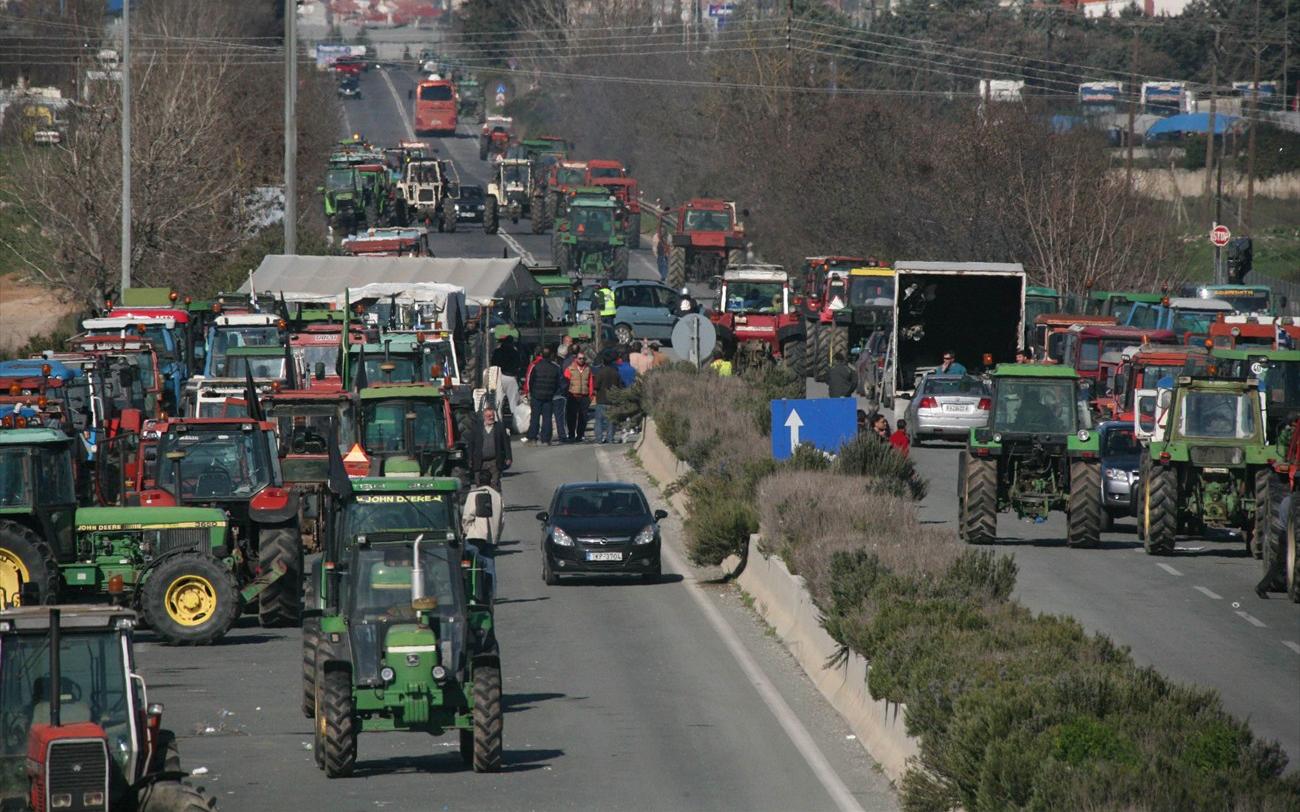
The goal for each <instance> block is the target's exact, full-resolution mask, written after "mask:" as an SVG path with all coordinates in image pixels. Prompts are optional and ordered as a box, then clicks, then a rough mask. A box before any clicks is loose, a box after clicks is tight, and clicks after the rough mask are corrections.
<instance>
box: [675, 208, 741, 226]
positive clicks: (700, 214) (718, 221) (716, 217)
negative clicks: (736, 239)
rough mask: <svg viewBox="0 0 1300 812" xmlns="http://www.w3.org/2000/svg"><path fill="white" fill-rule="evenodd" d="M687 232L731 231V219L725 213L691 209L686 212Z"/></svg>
mask: <svg viewBox="0 0 1300 812" xmlns="http://www.w3.org/2000/svg"><path fill="white" fill-rule="evenodd" d="M686 230H687V231H730V230H731V217H730V215H729V214H728V213H727V212H725V211H701V210H699V209H690V210H688V211H687V212H686Z"/></svg>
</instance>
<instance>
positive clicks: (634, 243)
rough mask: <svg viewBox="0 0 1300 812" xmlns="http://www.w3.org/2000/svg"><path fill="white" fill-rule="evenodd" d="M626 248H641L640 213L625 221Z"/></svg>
mask: <svg viewBox="0 0 1300 812" xmlns="http://www.w3.org/2000/svg"><path fill="white" fill-rule="evenodd" d="M627 247H628V248H640V247H641V215H640V213H637V214H634V215H632V216H631V217H630V218H628V221H627Z"/></svg>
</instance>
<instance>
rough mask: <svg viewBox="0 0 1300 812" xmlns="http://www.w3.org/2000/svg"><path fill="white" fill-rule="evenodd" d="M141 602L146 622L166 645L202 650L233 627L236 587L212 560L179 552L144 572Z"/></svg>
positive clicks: (237, 603) (237, 607) (237, 602)
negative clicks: (146, 573) (202, 647)
mask: <svg viewBox="0 0 1300 812" xmlns="http://www.w3.org/2000/svg"><path fill="white" fill-rule="evenodd" d="M140 604H141V608H142V609H143V610H144V616H145V620H147V621H148V622H149V625H150V627H152V628H153V630H154V631H155V632H157V633H158V636H159V637H161V638H162V639H163V642H164V643H166V644H167V645H170V646H206V645H209V644H211V643H215V642H216V641H218V640H220V639H221V638H222V637H224V636H225V634H226V632H228V631H230V627H231V626H234V625H235V620H236V619H237V618H238V617H239V611H240V599H239V586H238V584H236V583H235V576H234V575H233V574H231V572H230V570H228V569H226V567H225V565H223V564H222V563H221V562H219V561H217V560H216V559H215V558H212V557H210V556H206V555H201V554H199V553H183V554H181V555H177V556H173V557H171V558H168V559H166V560H165V561H163V562H162V563H161V564H159V565H158V567H157V568H156V569H154V570H153V572H151V573H149V576H148V578H146V579H145V582H144V590H143V594H142V595H141V597H140Z"/></svg>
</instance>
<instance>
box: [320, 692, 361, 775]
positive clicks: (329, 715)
mask: <svg viewBox="0 0 1300 812" xmlns="http://www.w3.org/2000/svg"><path fill="white" fill-rule="evenodd" d="M316 725H317V727H318V728H319V729H320V731H321V736H320V738H321V745H322V746H323V747H324V754H325V775H326V776H328V777H330V778H340V777H343V776H348V775H351V774H352V769H353V768H354V767H356V764H357V716H356V709H355V707H354V706H353V701H352V677H351V676H350V675H349V674H348V671H347V669H345V668H331V669H330V670H328V671H326V672H325V679H324V681H323V682H322V684H321V704H320V718H319V719H317V720H316Z"/></svg>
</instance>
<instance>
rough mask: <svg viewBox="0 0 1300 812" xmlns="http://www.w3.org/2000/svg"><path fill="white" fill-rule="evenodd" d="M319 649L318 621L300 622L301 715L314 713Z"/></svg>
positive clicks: (307, 715)
mask: <svg viewBox="0 0 1300 812" xmlns="http://www.w3.org/2000/svg"><path fill="white" fill-rule="evenodd" d="M319 649H320V621H319V620H308V621H306V622H304V623H303V624H302V715H303V716H306V717H307V718H308V719H311V718H312V717H313V716H315V715H316V657H317V654H316V653H317V651H319Z"/></svg>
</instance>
